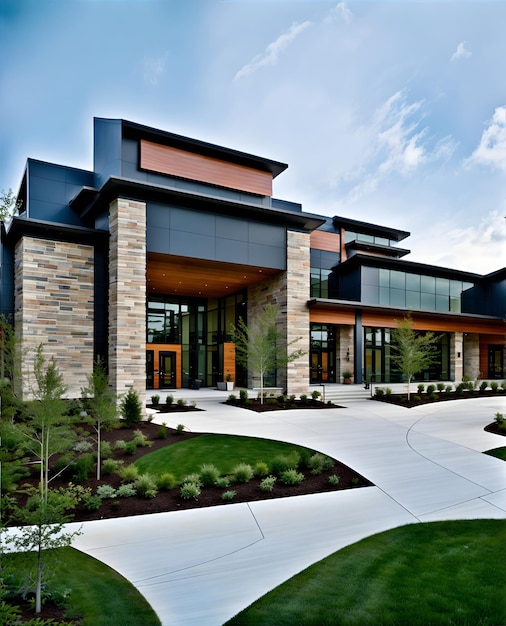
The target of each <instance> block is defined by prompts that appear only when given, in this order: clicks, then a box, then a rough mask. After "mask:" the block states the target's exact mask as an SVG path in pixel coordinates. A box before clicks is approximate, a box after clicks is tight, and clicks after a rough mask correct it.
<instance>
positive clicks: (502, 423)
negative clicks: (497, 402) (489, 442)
mask: <svg viewBox="0 0 506 626" xmlns="http://www.w3.org/2000/svg"><path fill="white" fill-rule="evenodd" d="M495 423H496V424H497V426H498V427H499V430H506V419H504V414H503V413H499V412H498V413H496V414H495Z"/></svg>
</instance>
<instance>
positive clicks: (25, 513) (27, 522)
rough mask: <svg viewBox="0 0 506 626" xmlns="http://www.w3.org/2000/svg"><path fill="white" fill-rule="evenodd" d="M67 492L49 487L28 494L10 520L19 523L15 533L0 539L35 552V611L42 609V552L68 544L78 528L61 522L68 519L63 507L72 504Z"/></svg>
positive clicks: (78, 532)
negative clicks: (45, 491)
mask: <svg viewBox="0 0 506 626" xmlns="http://www.w3.org/2000/svg"><path fill="white" fill-rule="evenodd" d="M75 503H76V501H75V498H74V497H73V496H72V494H71V493H68V492H67V493H62V492H59V491H54V490H51V491H49V492H48V493H46V494H45V497H44V498H43V497H42V496H40V495H39V494H37V495H34V496H32V497H31V498H29V500H28V502H27V504H26V506H25V507H23V508H17V509H16V510H15V512H14V518H13V519H14V520H15V521H16V522H18V523H20V524H22V526H21V527H20V528H19V529H17V531H16V532H15V533H12V534H8V535H7V536H6V537H5V538H4V541H5V543H6V544H12V545H13V546H14V548H15V549H16V550H18V551H22V552H35V553H36V567H35V575H34V576H33V580H34V587H35V613H40V612H41V609H42V588H43V586H42V582H43V578H44V566H45V564H46V563H45V559H44V552H45V551H46V550H54V549H56V548H63V547H67V546H70V544H71V543H72V540H73V539H74V537H75V536H77V535H80V534H81V530H80V529H79V530H76V531H69V530H67V529H66V528H65V523H66V522H68V521H69V516H68V515H67V514H66V511H67V509H69V508H73V507H74V506H75Z"/></svg>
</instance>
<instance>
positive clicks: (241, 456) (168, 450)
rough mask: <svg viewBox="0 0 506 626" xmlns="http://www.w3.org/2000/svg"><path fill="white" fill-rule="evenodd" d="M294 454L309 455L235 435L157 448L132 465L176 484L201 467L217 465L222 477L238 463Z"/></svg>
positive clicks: (280, 444) (285, 445)
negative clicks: (169, 476)
mask: <svg viewBox="0 0 506 626" xmlns="http://www.w3.org/2000/svg"><path fill="white" fill-rule="evenodd" d="M293 450H296V451H297V452H298V453H299V454H301V455H304V454H306V455H307V454H308V450H307V448H303V447H300V446H295V445H293V444H289V443H285V442H282V441H271V440H269V439H258V438H255V437H241V436H236V435H200V436H199V437H195V438H194V439H188V440H186V441H181V442H180V443H176V444H172V445H170V446H166V447H165V448H160V449H159V450H156V451H155V452H152V453H150V454H147V455H145V456H143V457H141V458H140V459H137V461H135V465H137V467H138V468H139V471H140V472H141V473H143V474H145V473H149V474H153V475H160V474H163V473H164V472H171V473H172V474H174V476H175V477H176V479H177V480H182V479H183V478H184V477H185V476H188V475H189V474H192V473H194V472H197V473H198V471H199V468H200V466H201V465H203V464H204V463H212V464H213V465H216V467H217V468H218V469H219V470H220V472H221V474H222V475H224V474H228V473H230V472H231V471H232V470H233V468H234V467H235V466H236V465H237V464H238V463H249V464H250V465H254V464H255V463H256V462H257V461H265V462H267V463H268V462H269V460H270V459H272V458H274V457H275V456H277V455H280V454H289V453H290V452H292V451H293ZM309 453H310V454H311V453H312V451H310V452H309Z"/></svg>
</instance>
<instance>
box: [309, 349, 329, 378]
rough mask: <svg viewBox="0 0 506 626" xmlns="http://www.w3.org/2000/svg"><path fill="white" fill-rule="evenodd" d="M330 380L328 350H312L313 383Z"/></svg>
mask: <svg viewBox="0 0 506 626" xmlns="http://www.w3.org/2000/svg"><path fill="white" fill-rule="evenodd" d="M329 381H330V372H329V355H328V353H327V352H311V383H312V384H319V383H328V382H329Z"/></svg>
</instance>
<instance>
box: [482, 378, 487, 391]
mask: <svg viewBox="0 0 506 626" xmlns="http://www.w3.org/2000/svg"><path fill="white" fill-rule="evenodd" d="M487 387H488V382H487V381H486V380H482V381H481V383H480V391H482V392H483V391H485V389H486V388H487Z"/></svg>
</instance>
